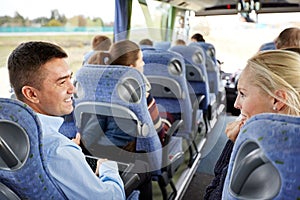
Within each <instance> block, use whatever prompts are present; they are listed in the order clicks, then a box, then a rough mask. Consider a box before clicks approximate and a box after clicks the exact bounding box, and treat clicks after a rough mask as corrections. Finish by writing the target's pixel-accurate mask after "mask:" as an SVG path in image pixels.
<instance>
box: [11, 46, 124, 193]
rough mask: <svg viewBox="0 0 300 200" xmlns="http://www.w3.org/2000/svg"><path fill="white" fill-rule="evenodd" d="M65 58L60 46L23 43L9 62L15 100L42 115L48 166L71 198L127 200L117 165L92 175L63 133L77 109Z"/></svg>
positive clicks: (103, 165) (107, 164)
mask: <svg viewBox="0 0 300 200" xmlns="http://www.w3.org/2000/svg"><path fill="white" fill-rule="evenodd" d="M65 58H67V54H66V53H65V51H64V50H63V49H62V48H60V47H59V46H57V45H54V44H51V43H48V42H37V41H35V42H27V43H22V44H20V45H19V46H18V47H17V48H16V49H15V50H14V51H13V52H12V53H11V55H10V56H9V59H8V70H9V78H10V83H11V85H12V87H13V89H14V91H15V94H16V97H17V98H18V99H19V100H21V101H23V102H24V103H26V104H28V105H29V106H30V107H31V108H32V109H33V110H34V111H35V112H37V113H38V117H39V119H40V121H41V125H42V130H43V144H44V155H45V161H46V163H47V166H48V168H49V171H50V174H51V176H52V177H53V178H54V180H55V181H56V183H57V185H58V186H59V187H60V188H61V189H62V191H63V192H64V194H65V195H66V196H67V197H68V199H99V198H101V199H125V191H124V185H123V182H122V179H121V177H120V176H119V173H118V167H117V163H116V162H113V161H107V160H105V159H100V160H98V163H97V170H96V172H93V171H92V170H91V168H90V167H89V165H88V164H87V162H86V161H85V156H84V154H83V153H82V151H81V148H80V147H79V146H78V145H77V144H76V143H74V142H73V141H71V140H69V139H68V138H67V137H65V136H63V135H62V134H60V133H59V132H58V129H59V128H60V126H61V125H62V123H63V119H62V118H61V117H60V116H63V115H66V114H70V113H71V112H72V110H73V105H72V95H73V93H74V92H75V88H74V86H73V84H72V81H71V78H72V72H71V71H70V70H69V66H68V64H67V63H66V61H65ZM77 139H78V138H77Z"/></svg>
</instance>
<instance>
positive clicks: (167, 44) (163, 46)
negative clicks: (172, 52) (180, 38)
mask: <svg viewBox="0 0 300 200" xmlns="http://www.w3.org/2000/svg"><path fill="white" fill-rule="evenodd" d="M153 47H154V48H155V49H161V50H168V49H169V48H170V47H171V42H169V41H160V42H154V43H153Z"/></svg>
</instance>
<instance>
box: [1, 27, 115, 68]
mask: <svg viewBox="0 0 300 200" xmlns="http://www.w3.org/2000/svg"><path fill="white" fill-rule="evenodd" d="M94 35H95V33H93V34H88V33H86V34H85V33H83V34H76V35H73V34H70V35H66V34H63V35H21V36H19V35H12V36H0V67H6V63H7V58H8V56H9V54H10V52H11V51H12V50H13V49H14V48H16V47H17V46H18V45H19V44H20V43H22V42H28V41H47V42H52V43H56V44H58V45H59V46H61V47H62V48H63V49H64V50H65V51H66V52H67V53H68V55H69V58H68V62H69V65H70V68H71V70H72V71H73V72H76V71H77V70H78V69H79V68H80V67H81V64H82V59H83V55H84V54H85V53H86V52H88V51H89V50H91V41H92V38H93V37H94ZM108 36H109V37H112V35H108Z"/></svg>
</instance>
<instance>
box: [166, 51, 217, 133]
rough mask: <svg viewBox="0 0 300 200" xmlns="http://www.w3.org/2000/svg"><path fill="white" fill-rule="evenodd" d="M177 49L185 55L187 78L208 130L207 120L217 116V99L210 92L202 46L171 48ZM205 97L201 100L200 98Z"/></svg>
mask: <svg viewBox="0 0 300 200" xmlns="http://www.w3.org/2000/svg"><path fill="white" fill-rule="evenodd" d="M169 50H170V51H175V52H177V53H179V54H181V55H182V56H183V57H184V61H185V66H186V79H187V81H188V82H189V84H190V85H191V88H192V91H190V92H194V93H195V94H196V96H197V98H198V101H199V102H200V105H199V108H200V109H202V110H203V111H204V121H205V124H206V132H207V131H208V130H209V127H208V126H209V124H208V123H207V120H211V119H213V118H215V117H216V113H217V111H216V109H217V105H216V103H217V102H216V99H215V95H214V94H213V93H212V94H210V91H209V83H208V76H207V71H206V67H205V55H204V52H203V50H202V48H200V47H196V46H182V45H180V46H173V47H171V48H170V49H169ZM203 97H204V99H203V100H202V101H200V100H201V99H200V98H203Z"/></svg>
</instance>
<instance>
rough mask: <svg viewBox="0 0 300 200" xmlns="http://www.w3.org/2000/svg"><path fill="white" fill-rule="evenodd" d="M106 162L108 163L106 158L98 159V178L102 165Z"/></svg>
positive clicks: (96, 172)
mask: <svg viewBox="0 0 300 200" xmlns="http://www.w3.org/2000/svg"><path fill="white" fill-rule="evenodd" d="M105 161H107V159H106V158H100V159H98V161H97V168H96V171H95V174H96V176H99V169H100V167H101V164H102V163H103V162H105Z"/></svg>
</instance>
